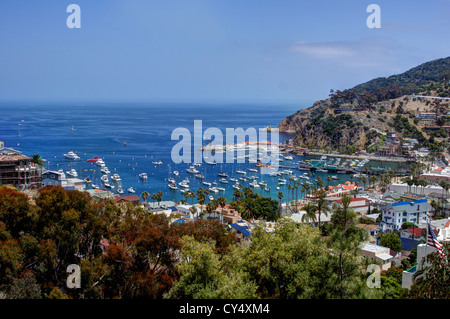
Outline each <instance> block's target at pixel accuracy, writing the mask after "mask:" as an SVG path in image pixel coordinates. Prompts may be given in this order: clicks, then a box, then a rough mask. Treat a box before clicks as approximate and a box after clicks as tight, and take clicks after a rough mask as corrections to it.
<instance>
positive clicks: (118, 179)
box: [111, 174, 122, 182]
mask: <svg viewBox="0 0 450 319" xmlns="http://www.w3.org/2000/svg"><path fill="white" fill-rule="evenodd" d="M111 179H112V180H113V181H115V182H120V181H121V180H122V179H121V178H120V176H119V174H114V175H113V176H111Z"/></svg>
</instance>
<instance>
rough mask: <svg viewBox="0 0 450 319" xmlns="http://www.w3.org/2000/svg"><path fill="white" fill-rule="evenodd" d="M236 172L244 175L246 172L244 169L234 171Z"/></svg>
mask: <svg viewBox="0 0 450 319" xmlns="http://www.w3.org/2000/svg"><path fill="white" fill-rule="evenodd" d="M236 173H238V174H242V175H245V174H247V172H245V171H236Z"/></svg>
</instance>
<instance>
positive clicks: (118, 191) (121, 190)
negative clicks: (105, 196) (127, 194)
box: [117, 186, 124, 194]
mask: <svg viewBox="0 0 450 319" xmlns="http://www.w3.org/2000/svg"><path fill="white" fill-rule="evenodd" d="M117 193H119V194H123V193H124V192H123V189H122V187H120V186H119V188H117Z"/></svg>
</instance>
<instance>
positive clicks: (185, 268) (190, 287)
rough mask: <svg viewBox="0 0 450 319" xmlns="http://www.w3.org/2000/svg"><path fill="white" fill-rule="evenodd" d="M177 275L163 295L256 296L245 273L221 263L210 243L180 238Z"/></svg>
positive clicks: (197, 296)
mask: <svg viewBox="0 0 450 319" xmlns="http://www.w3.org/2000/svg"><path fill="white" fill-rule="evenodd" d="M181 244H182V250H181V256H180V262H179V263H177V266H176V268H177V271H178V272H179V274H180V278H179V280H178V281H176V282H175V283H174V285H173V286H172V288H171V289H170V291H169V292H168V293H167V294H165V298H171V299H173V298H181V299H249V298H255V297H256V284H255V283H254V282H253V281H251V280H250V279H249V276H248V274H246V273H244V272H242V271H239V269H237V268H236V267H232V265H230V264H228V263H225V260H224V259H222V258H221V257H220V255H218V254H217V253H216V252H215V249H214V248H215V247H214V243H213V242H204V243H200V242H197V241H195V240H194V238H193V237H183V239H182V240H181Z"/></svg>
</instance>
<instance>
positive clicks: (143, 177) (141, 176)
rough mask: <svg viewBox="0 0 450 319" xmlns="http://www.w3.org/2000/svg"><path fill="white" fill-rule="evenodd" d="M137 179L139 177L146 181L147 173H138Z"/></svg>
mask: <svg viewBox="0 0 450 319" xmlns="http://www.w3.org/2000/svg"><path fill="white" fill-rule="evenodd" d="M139 177H140V178H141V179H147V178H148V176H147V173H140V174H139Z"/></svg>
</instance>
